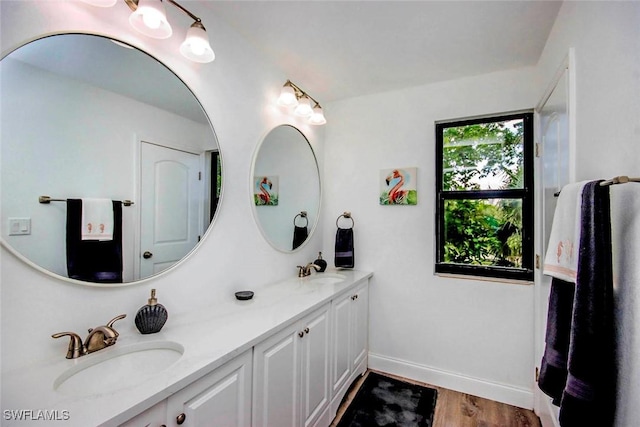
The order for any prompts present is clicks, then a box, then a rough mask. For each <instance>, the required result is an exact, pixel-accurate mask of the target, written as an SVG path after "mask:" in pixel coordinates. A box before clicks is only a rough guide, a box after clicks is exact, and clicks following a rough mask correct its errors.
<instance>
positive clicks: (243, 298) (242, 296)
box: [236, 291, 253, 301]
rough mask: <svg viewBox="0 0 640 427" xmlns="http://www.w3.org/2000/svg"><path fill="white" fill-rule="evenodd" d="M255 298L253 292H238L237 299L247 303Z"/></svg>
mask: <svg viewBox="0 0 640 427" xmlns="http://www.w3.org/2000/svg"><path fill="white" fill-rule="evenodd" d="M251 298H253V291H239V292H236V299H239V300H240V301H246V300H249V299H251Z"/></svg>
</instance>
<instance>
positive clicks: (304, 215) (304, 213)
mask: <svg viewBox="0 0 640 427" xmlns="http://www.w3.org/2000/svg"><path fill="white" fill-rule="evenodd" d="M298 217H300V218H304V219H305V221H306V223H305V224H304V226H305V227H307V226H308V225H309V218H307V211H302V212H300V213H299V214H298V215H296V216H295V217H294V218H293V225H294V227H297V225H296V219H298Z"/></svg>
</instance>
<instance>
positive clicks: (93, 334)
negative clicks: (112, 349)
mask: <svg viewBox="0 0 640 427" xmlns="http://www.w3.org/2000/svg"><path fill="white" fill-rule="evenodd" d="M125 317H127V315H126V314H121V315H119V316H116V317H114V318H113V319H111V320H110V321H109V323H107V324H106V325H102V326H96V327H95V328H91V329H89V331H88V332H89V335H87V338H86V339H85V340H84V344H83V343H82V338H80V336H79V335H78V334H76V333H75V332H58V333H57V334H53V335H51V337H52V338H61V337H64V336H69V337H70V340H69V349H68V350H67V359H77V358H78V357H81V356H84V355H85V354H89V353H93V352H95V351H98V350H102V349H103V348H105V347H109V346H112V345H114V344H115V343H116V341H117V340H118V336H119V335H120V334H118V331H116V330H115V329H113V324H114V323H115V322H116V321H118V320H120V319H124V318H125Z"/></svg>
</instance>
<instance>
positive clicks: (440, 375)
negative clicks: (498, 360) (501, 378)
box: [369, 352, 533, 409]
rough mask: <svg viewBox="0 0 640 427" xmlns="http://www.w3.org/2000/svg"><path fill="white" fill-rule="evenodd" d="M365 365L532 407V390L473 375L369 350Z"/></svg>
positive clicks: (488, 397) (425, 381) (433, 383)
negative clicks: (367, 361)
mask: <svg viewBox="0 0 640 427" xmlns="http://www.w3.org/2000/svg"><path fill="white" fill-rule="evenodd" d="M369 368H370V369H373V370H376V371H382V372H387V373H390V374H393V375H399V376H401V377H405V378H411V379H413V380H415V381H421V382H424V383H427V384H432V385H434V386H438V387H444V388H447V389H449V390H455V391H459V392H462V393H467V394H472V395H474V396H479V397H483V398H485V399H491V400H495V401H497V402H502V403H506V404H508V405H513V406H518V407H520V408H526V409H532V408H533V393H532V392H531V390H530V389H525V388H521V387H515V386H512V385H509V384H502V383H497V382H494V381H487V380H484V379H481V378H473V377H469V376H466V375H461V374H458V373H455V372H448V371H444V370H441V369H437V368H434V367H431V366H426V365H421V364H418V363H413V362H408V361H406V360H401V359H396V358H393V357H388V356H383V355H380V354H375V353H371V352H370V353H369Z"/></svg>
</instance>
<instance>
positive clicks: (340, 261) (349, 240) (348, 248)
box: [334, 227, 355, 268]
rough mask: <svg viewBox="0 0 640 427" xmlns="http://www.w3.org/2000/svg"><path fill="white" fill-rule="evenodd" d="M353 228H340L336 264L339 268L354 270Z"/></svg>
mask: <svg viewBox="0 0 640 427" xmlns="http://www.w3.org/2000/svg"><path fill="white" fill-rule="evenodd" d="M354 261H355V259H354V252H353V228H339V227H338V231H337V232H336V249H335V257H334V264H335V266H336V267H339V268H353V266H354Z"/></svg>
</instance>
